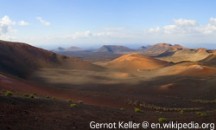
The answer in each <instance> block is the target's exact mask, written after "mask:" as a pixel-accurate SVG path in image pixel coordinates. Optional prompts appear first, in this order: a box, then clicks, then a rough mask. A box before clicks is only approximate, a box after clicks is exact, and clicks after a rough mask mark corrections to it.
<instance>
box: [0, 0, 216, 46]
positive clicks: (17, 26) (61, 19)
mask: <svg viewBox="0 0 216 130" xmlns="http://www.w3.org/2000/svg"><path fill="white" fill-rule="evenodd" d="M0 3H1V4H0V39H3V40H14V41H22V42H28V43H30V44H32V45H35V46H39V47H45V48H47V47H56V46H65V47H68V46H81V47H82V46H86V47H92V46H97V45H102V44H121V45H130V46H133V44H134V45H138V46H139V45H146V44H153V43H157V42H169V43H173V44H175V43H178V44H183V45H186V46H192V47H193V46H194V47H198V46H204V47H210V46H211V47H214V45H215V48H216V44H214V43H216V39H215V38H214V37H216V14H215V12H216V8H215V5H216V1H215V0H34V1H33V0H0Z"/></svg>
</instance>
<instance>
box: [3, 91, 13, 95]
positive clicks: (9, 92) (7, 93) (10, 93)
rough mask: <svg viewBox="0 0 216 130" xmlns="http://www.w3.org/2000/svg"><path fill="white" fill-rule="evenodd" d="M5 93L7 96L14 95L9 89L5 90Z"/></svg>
mask: <svg viewBox="0 0 216 130" xmlns="http://www.w3.org/2000/svg"><path fill="white" fill-rule="evenodd" d="M4 95H5V96H12V95H13V92H11V91H9V90H7V91H5V92H4Z"/></svg>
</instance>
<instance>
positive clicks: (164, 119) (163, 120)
mask: <svg viewBox="0 0 216 130" xmlns="http://www.w3.org/2000/svg"><path fill="white" fill-rule="evenodd" d="M167 121H168V120H167V118H164V117H160V118H158V122H159V123H166V122H167Z"/></svg>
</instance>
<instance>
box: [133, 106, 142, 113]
mask: <svg viewBox="0 0 216 130" xmlns="http://www.w3.org/2000/svg"><path fill="white" fill-rule="evenodd" d="M134 112H136V113H142V112H143V111H142V110H141V109H140V108H138V107H135V108H134Z"/></svg>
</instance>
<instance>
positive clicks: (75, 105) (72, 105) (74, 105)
mask: <svg viewBox="0 0 216 130" xmlns="http://www.w3.org/2000/svg"><path fill="white" fill-rule="evenodd" d="M77 106H78V105H77V104H75V103H71V104H70V107H71V108H74V107H77Z"/></svg>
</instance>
